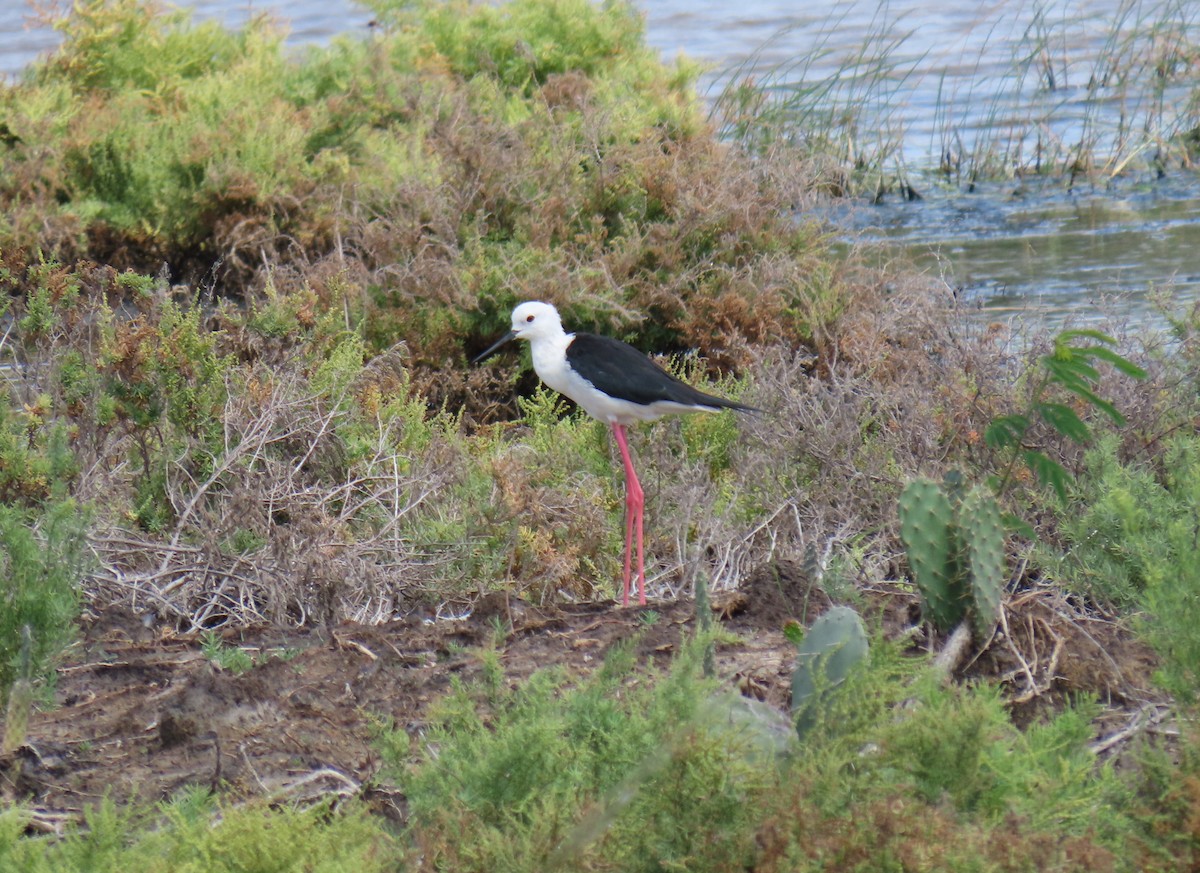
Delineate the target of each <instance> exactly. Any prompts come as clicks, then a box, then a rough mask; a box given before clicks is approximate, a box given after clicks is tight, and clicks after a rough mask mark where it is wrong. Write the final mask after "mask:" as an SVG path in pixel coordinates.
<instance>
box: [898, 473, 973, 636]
mask: <svg viewBox="0 0 1200 873" xmlns="http://www.w3.org/2000/svg"><path fill="white" fill-rule="evenodd" d="M900 539H901V540H903V541H904V548H905V551H906V552H907V554H908V565H909V567H910V568H911V569H912V574H913V581H915V582H916V584H917V589H918V590H919V591H920V592H921V600H922V602H923V604H924V609H923V611H924V614H925V617H926V618H927V619H929V621H931V622H933V624H934V625H936V626H937V627H939V628H941V629H942V630H948V629H949V628H951V627H952V626H954V625H955V624H957V623H958V622H959V620H961V619H962V617H963V613H964V612H965V610H966V605H967V603H966V596H965V595H966V592H965V591H964V590H963V585H962V579H961V575H962V574H961V564H960V561H959V543H958V537H957V536H956V524H955V512H954V507H953V506H952V505H951V502H950V498H949V497H948V496H947V495H946V492H945V490H944V489H943V488H942V487H941V485H939V484H938V483H937V482H934V481H932V480H931V479H914V480H913V481H912V482H909V483H908V485H906V486H905V488H904V491H903V492H901V494H900Z"/></svg>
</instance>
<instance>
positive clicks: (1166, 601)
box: [1043, 436, 1200, 702]
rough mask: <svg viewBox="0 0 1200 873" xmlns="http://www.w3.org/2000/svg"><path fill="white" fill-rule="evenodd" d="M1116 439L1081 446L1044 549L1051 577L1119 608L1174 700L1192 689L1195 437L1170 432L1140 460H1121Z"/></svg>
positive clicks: (1199, 567)
mask: <svg viewBox="0 0 1200 873" xmlns="http://www.w3.org/2000/svg"><path fill="white" fill-rule="evenodd" d="M1119 449H1120V445H1119V442H1118V441H1117V440H1116V439H1115V438H1107V439H1104V440H1102V441H1100V442H1099V443H1098V444H1097V446H1096V447H1095V448H1094V449H1092V450H1091V451H1089V452H1088V454H1087V456H1086V466H1085V470H1084V473H1083V474H1082V475H1081V476H1080V477H1079V481H1078V486H1077V488H1076V493H1075V495H1074V499H1073V500H1072V502H1071V504H1070V505H1069V506H1067V507H1065V508H1064V510H1063V511H1062V514H1061V516H1060V518H1059V519H1058V538H1059V540H1058V544H1057V545H1058V550H1057V551H1051V550H1050V549H1045V550H1043V555H1044V557H1045V562H1046V564H1047V566H1048V567H1049V569H1050V571H1051V572H1052V573H1053V575H1054V577H1055V579H1056V581H1058V582H1059V583H1060V584H1062V585H1064V586H1066V587H1068V588H1073V589H1075V590H1078V591H1081V592H1083V593H1086V594H1087V595H1089V596H1091V597H1094V598H1096V599H1098V600H1100V601H1102V602H1104V603H1106V604H1109V605H1111V606H1113V607H1117V608H1119V609H1121V610H1122V611H1124V612H1132V613H1134V615H1135V619H1134V620H1135V622H1136V624H1137V626H1138V627H1139V628H1140V631H1141V633H1142V634H1143V635H1144V636H1145V638H1146V639H1147V640H1148V641H1149V642H1150V644H1151V645H1152V646H1154V648H1155V649H1156V650H1157V652H1158V654H1159V656H1160V657H1161V659H1162V665H1161V668H1160V670H1159V673H1158V678H1159V680H1160V681H1161V683H1162V685H1163V687H1165V688H1166V689H1167V690H1168V691H1170V692H1171V693H1172V694H1173V695H1175V696H1176V697H1177V698H1179V699H1180V700H1183V701H1186V702H1194V701H1195V700H1196V699H1197V696H1198V695H1200V669H1198V666H1197V665H1200V633H1198V632H1197V630H1196V628H1197V627H1198V626H1200V607H1198V606H1197V603H1196V594H1195V592H1196V591H1197V590H1198V589H1197V585H1200V576H1198V575H1197V574H1198V573H1200V516H1198V515H1197V511H1198V507H1200V441H1198V440H1197V438H1196V437H1194V436H1176V437H1174V438H1172V439H1171V440H1170V442H1169V443H1168V445H1167V446H1166V447H1165V450H1164V451H1163V452H1162V453H1161V455H1160V456H1159V457H1158V458H1157V463H1155V464H1147V463H1144V462H1140V461H1136V460H1133V461H1131V460H1123V459H1122V458H1121V456H1120V453H1119Z"/></svg>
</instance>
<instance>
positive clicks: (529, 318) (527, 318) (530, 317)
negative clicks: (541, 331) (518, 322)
mask: <svg viewBox="0 0 1200 873" xmlns="http://www.w3.org/2000/svg"><path fill="white" fill-rule="evenodd" d="M525 320H526V321H533V316H532V315H526V316H525Z"/></svg>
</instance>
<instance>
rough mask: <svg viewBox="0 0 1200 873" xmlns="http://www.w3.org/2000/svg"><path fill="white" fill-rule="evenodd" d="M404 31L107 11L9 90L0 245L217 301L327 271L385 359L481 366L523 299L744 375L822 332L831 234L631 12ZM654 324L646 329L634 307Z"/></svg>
mask: <svg viewBox="0 0 1200 873" xmlns="http://www.w3.org/2000/svg"><path fill="white" fill-rule="evenodd" d="M372 7H373V9H374V10H375V11H376V12H377V15H378V20H379V21H380V22H381V24H382V27H381V28H379V29H378V30H377V31H376V32H375V33H374V34H373V35H372V36H371V37H370V38H369V39H355V38H349V37H345V38H339V39H337V40H334V41H333V42H332V44H331V45H329V46H327V47H321V48H316V47H312V48H309V49H307V50H306V51H304V52H303V53H300V54H298V55H289V54H288V53H286V52H285V50H284V48H283V45H282V37H281V34H280V33H279V32H278V31H277V30H275V29H274V28H273V26H272V25H271V24H270V23H269V22H268V21H267V19H265V18H257V19H253V20H252V21H251V22H249V23H248V24H247V25H246V26H245V27H244V28H243V29H241V30H238V31H226V30H224V29H222V28H221V27H220V26H219V25H217V24H215V23H212V22H206V23H202V24H195V23H193V22H192V21H191V20H190V18H189V16H188V14H187V13H186V12H181V11H164V10H163V9H162V8H160V7H158V6H157V5H155V4H153V3H151V2H149V0H116V2H106V0H87V2H83V3H80V4H77V5H76V7H75V8H74V9H73V10H72V11H71V12H70V13H69V14H68V15H67V16H66V17H65V18H64V19H63V20H62V21H61V22H60V27H61V29H62V30H63V32H64V41H63V44H62V46H61V47H60V48H59V49H58V50H57V51H56V52H54V53H52V54H51V55H49V56H48V57H47V58H46V59H44V60H43V61H40V62H38V63H37V64H36V65H35V66H33V67H32V68H31V69H30V70H29V71H28V72H27V73H26V75H25V76H24V77H23V79H22V80H21V81H19V82H17V83H15V84H12V85H4V86H3V87H0V123H3V125H4V126H5V129H6V130H9V131H11V136H10V137H8V138H7V139H6V141H5V143H3V144H0V179H2V180H4V181H0V205H3V206H4V210H3V215H4V217H3V218H0V250H2V251H4V252H5V253H6V255H9V256H10V257H12V258H17V259H24V260H25V261H29V260H32V259H34V255H35V253H36V252H37V251H39V250H40V251H47V252H53V253H55V254H56V255H57V256H58V257H59V258H60V259H61V260H62V261H64V262H65V263H74V262H75V261H76V260H77V259H79V258H92V259H95V260H100V261H109V260H111V261H112V262H113V263H114V265H115V266H117V267H118V268H125V267H134V268H137V269H141V270H144V271H147V272H158V271H159V269H160V268H161V267H162V266H163V264H164V263H165V264H166V270H167V273H168V274H169V277H170V279H171V280H173V281H180V280H182V281H184V282H187V283H190V284H197V283H200V282H202V281H209V282H210V284H213V283H212V282H211V280H212V279H213V278H214V277H215V278H216V279H218V280H219V282H217V283H215V284H216V287H215V290H216V292H217V293H218V294H219V295H221V296H230V297H232V296H237V295H252V294H254V293H256V292H258V291H260V290H261V289H262V288H263V287H264V286H265V285H266V284H268V283H270V282H274V283H275V284H276V287H277V289H278V291H279V292H280V293H281V294H284V295H290V294H292V293H302V292H303V291H304V289H305V288H314V289H317V290H318V292H320V290H321V288H322V286H323V285H324V284H325V282H326V280H327V279H328V278H329V276H330V275H331V274H334V273H336V274H338V275H340V276H341V277H342V278H341V279H340V280H339V281H340V282H341V283H342V284H344V285H346V286H347V287H348V288H349V289H350V292H351V293H348V294H344V295H343V300H344V302H345V303H346V305H347V307H348V308H349V309H350V311H351V312H352V313H353V315H354V316H355V317H362V316H367V322H366V323H367V325H368V328H369V329H368V338H369V339H370V341H371V343H372V346H373V347H374V348H376V349H383V348H387V347H390V346H391V345H392V344H393V343H394V342H396V341H397V340H399V339H403V340H405V341H407V342H408V343H409V345H410V348H411V349H412V350H413V352H414V353H415V354H416V355H417V356H418V361H417V363H418V365H420V366H426V365H428V366H434V365H437V366H441V365H442V364H443V363H444V362H445V361H446V360H447V359H455V358H457V359H458V360H459V361H461V360H462V358H461V357H459V356H461V355H462V353H463V350H464V347H466V348H470V347H471V346H472V345H473V344H475V343H478V342H480V341H481V338H482V337H484V336H486V335H488V334H490V333H491V332H492V331H493V330H494V329H495V327H496V326H497V325H502V324H503V323H504V319H505V318H506V314H507V310H508V309H509V308H510V307H511V305H512V304H513V303H514V302H515V301H517V300H519V299H527V298H538V297H540V298H548V299H552V300H554V301H556V302H559V303H561V304H564V312H565V313H566V315H567V316H568V318H569V319H570V321H571V322H572V323H575V324H578V325H579V326H580V327H584V328H588V327H592V328H595V327H598V326H602V327H605V328H607V329H609V330H614V331H617V332H620V333H622V334H623V335H626V336H628V337H630V338H632V339H635V340H637V341H638V342H644V343H646V344H647V345H654V346H657V347H659V348H667V349H670V348H678V347H696V348H699V349H700V350H701V351H702V352H705V353H709V354H710V356H712V357H713V358H714V361H715V363H717V364H721V365H727V364H730V363H732V364H744V363H745V360H746V359H745V356H744V354H736V353H732V350H731V349H730V348H729V345H728V341H729V335H730V333H731V332H732V333H733V334H735V335H738V334H740V335H741V336H742V337H744V338H745V339H747V340H751V341H755V340H765V339H769V338H776V337H793V338H795V337H805V336H812V335H815V334H819V333H820V332H821V329H822V328H823V327H824V326H825V325H824V320H825V319H826V317H827V315H826V314H824V313H822V312H817V311H816V310H814V309H813V308H812V306H811V305H810V302H811V301H809V297H810V296H811V295H810V293H809V286H810V285H811V284H812V279H811V276H813V275H815V274H814V272H813V269H812V268H813V260H814V259H813V258H812V257H811V255H812V254H813V252H815V251H817V250H819V249H820V247H821V245H822V243H821V242H820V241H819V240H818V239H817V238H816V236H815V234H814V233H813V231H812V230H811V229H809V228H807V227H804V226H800V225H796V224H795V223H793V222H791V221H790V220H789V219H788V218H787V217H786V214H785V213H786V210H787V203H786V202H785V199H784V195H782V194H781V193H780V192H777V191H775V190H773V189H772V188H770V187H769V186H766V185H764V184H762V182H763V177H762V175H761V173H759V172H758V171H757V170H756V169H755V168H754V167H753V166H752V165H750V164H749V163H746V162H744V161H743V160H741V159H740V158H738V157H737V155H736V154H735V153H733V152H731V151H729V150H728V149H726V148H724V147H722V146H720V145H718V144H716V143H715V142H714V141H713V139H712V137H711V134H710V132H709V131H708V129H707V128H706V126H705V124H704V121H703V112H702V108H701V106H700V103H699V101H698V100H697V98H696V96H695V94H694V93H693V90H692V86H693V84H694V82H695V77H696V75H697V71H696V68H695V67H693V66H691V65H689V64H687V63H685V62H678V63H676V64H675V65H674V66H665V65H664V64H663V63H662V62H661V61H660V60H659V58H658V56H657V52H656V51H655V50H654V49H652V48H651V47H649V46H648V45H647V44H646V42H645V38H644V33H643V24H642V21H641V18H640V15H639V14H638V13H637V12H636V10H634V9H633V7H631V6H629V5H627V4H625V3H620V2H608V3H603V4H594V3H589V2H584V0H515V2H511V3H506V4H501V5H499V6H493V5H490V4H467V3H462V2H451V3H433V2H422V3H416V4H411V3H390V2H383V0H380V2H377V3H374V4H372ZM635 313H637V314H638V315H644V316H646V318H645V320H641V319H640V318H639V317H638V315H635Z"/></svg>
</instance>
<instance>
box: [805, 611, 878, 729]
mask: <svg viewBox="0 0 1200 873" xmlns="http://www.w3.org/2000/svg"><path fill="white" fill-rule="evenodd" d="M868 651H869V646H868V644H867V632H866V629H865V628H864V627H863V623H862V619H861V618H859V616H858V613H857V612H855V611H854V610H853V609H850V608H849V607H847V606H835V607H833V608H832V609H829V610H828V611H826V612H825V614H824V615H822V616H821V617H820V618H818V619H817V620H816V621H815V622H813V625H812V627H811V628H809V630H808V633H806V634H805V635H804V639H803V640H802V641H801V643H800V646H799V651H798V653H797V660H796V670H795V672H793V673H792V712H793V713H794V714H798V715H797V719H796V730H797V732H798V733H799V734H800V736H801V737H803V736H804V734H805V733H806V732H807V731H808V730H809V729H810V728H811V727H812V726H813V724H815V723H816V712H815V707H816V706H817V705H818V704H820V703H821V701H822V700H824V699H825V695H826V694H827V693H829V692H830V691H832V690H833V689H834V688H836V687H837V686H838V685H840V684H841V683H842V682H844V681H845V680H846V677H847V676H848V675H849V674H850V671H851V669H853V668H854V666H855V665H856V664H858V663H860V662H861V661H863V660H865V659H866V657H867V653H868Z"/></svg>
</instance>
